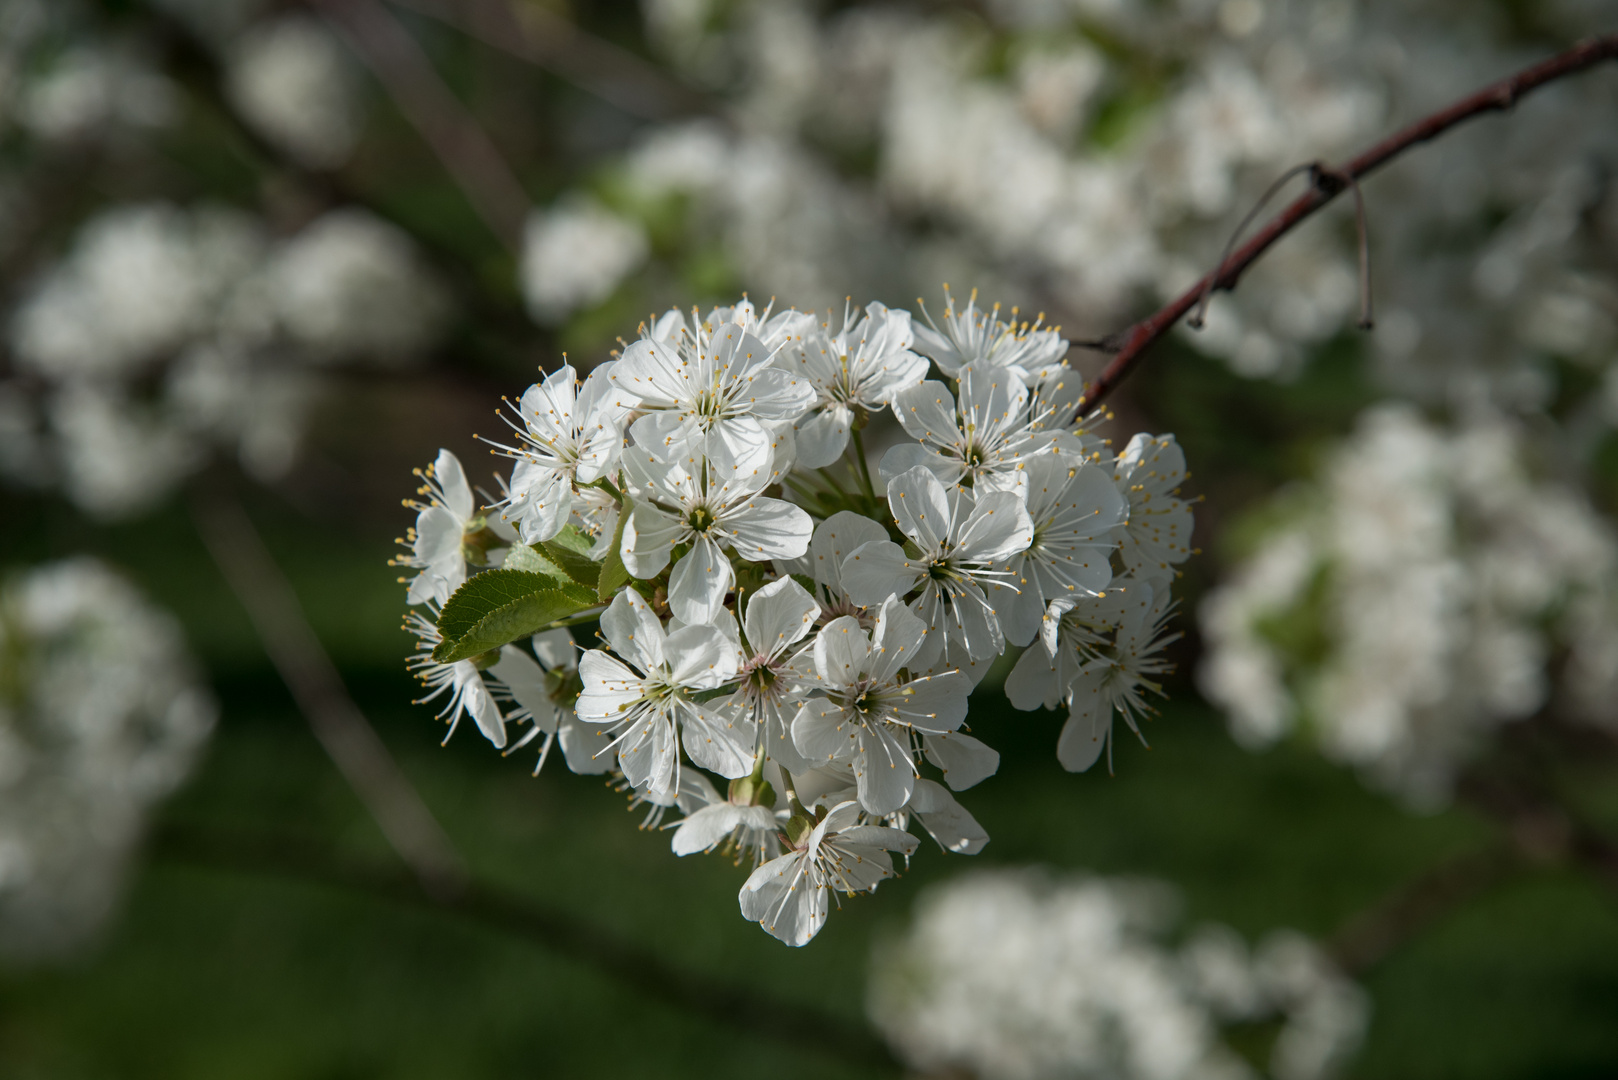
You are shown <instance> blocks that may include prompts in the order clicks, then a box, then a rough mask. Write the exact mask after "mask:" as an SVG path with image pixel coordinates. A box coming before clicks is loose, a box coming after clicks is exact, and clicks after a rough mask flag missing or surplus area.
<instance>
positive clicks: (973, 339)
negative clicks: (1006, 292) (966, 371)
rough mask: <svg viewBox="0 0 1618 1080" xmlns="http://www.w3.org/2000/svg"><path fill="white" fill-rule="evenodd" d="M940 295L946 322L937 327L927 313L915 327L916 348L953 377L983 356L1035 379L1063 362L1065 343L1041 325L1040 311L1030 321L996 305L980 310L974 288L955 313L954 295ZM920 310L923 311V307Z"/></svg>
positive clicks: (947, 293) (1055, 332)
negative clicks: (1007, 317) (1002, 311)
mask: <svg viewBox="0 0 1618 1080" xmlns="http://www.w3.org/2000/svg"><path fill="white" fill-rule="evenodd" d="M944 299H945V307H944V325H943V326H939V325H938V324H937V323H935V322H933V320H932V316H931V315H928V316H927V325H926V326H917V327H916V330H915V341H916V344H915V348H916V351H917V352H919V353H921V354H922V355H924V356H928V357H931V358H932V360H933V362H934V363H936V364H937V365H938V366H939V367H940V368H941V369H943V372H944V374H946V375H948V376H950V377H951V378H955V377H957V376H959V375H960V372H961V369H962V368H964V367H966V366H967V365H969V364H975V363H977V362H978V361H986V362H987V363H988V364H989V365H992V366H994V367H998V368H1006V369H1009V370H1011V371H1013V372H1015V373H1016V374H1017V375H1018V376H1019V377H1020V378H1022V379H1023V380H1024V381H1034V380H1037V379H1038V378H1041V377H1042V376H1043V375H1044V373H1045V372H1047V371H1048V370H1050V369H1051V368H1054V367H1056V366H1057V365H1059V364H1061V362H1062V358H1063V357H1064V356H1066V355H1067V350H1068V343H1067V342H1066V341H1065V340H1063V338H1062V335H1061V333H1060V332H1059V331H1057V330H1047V329H1045V328H1044V327H1043V326H1042V325H1041V324H1042V323H1043V321H1044V317H1043V316H1041V317H1040V318H1039V319H1036V320H1035V321H1034V322H1033V323H1026V322H1025V323H1018V322H1017V311H1016V309H1015V308H1013V309H1012V312H1011V319H1010V320H1009V321H1005V320H1002V319H1001V318H1000V305H999V304H996V305H994V307H992V308H990V309H989V310H988V311H979V310H978V308H977V290H975V289H974V290H973V291H972V295H971V296H970V297H968V298H967V301H966V307H964V308H962V309H961V311H960V312H959V313H957V312H956V310H955V297H953V296H951V295H950V294H949V292H948V290H946V291H945V294H944ZM922 310H923V313H925V311H926V309H925V308H923V309H922Z"/></svg>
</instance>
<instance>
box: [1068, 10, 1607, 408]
mask: <svg viewBox="0 0 1618 1080" xmlns="http://www.w3.org/2000/svg"><path fill="white" fill-rule="evenodd" d="M1613 59H1618V34H1606V35H1603V36H1601V37H1597V38H1591V39H1590V40H1588V41H1585V42H1582V43H1580V44H1578V45H1575V46H1574V47H1573V48H1571V49H1569V50H1567V51H1566V52H1564V53H1559V54H1558V55H1556V56H1553V57H1551V58H1550V59H1549V60H1545V61H1543V62H1542V63H1538V64H1535V65H1534V66H1532V67H1529V68H1525V69H1524V70H1522V71H1519V72H1517V74H1515V75H1512V76H1510V77H1509V78H1505V79H1501V80H1500V81H1499V82H1496V83H1491V84H1490V85H1488V86H1486V87H1484V88H1483V89H1481V90H1479V91H1478V92H1477V93H1475V94H1471V95H1469V96H1468V97H1464V98H1462V99H1461V100H1460V101H1457V102H1455V103H1454V104H1453V105H1450V106H1449V107H1447V108H1444V109H1440V110H1439V111H1438V112H1435V113H1433V114H1432V115H1430V116H1427V117H1425V118H1423V119H1421V120H1418V121H1416V122H1415V123H1413V124H1411V125H1410V126H1409V127H1406V128H1404V129H1403V130H1401V131H1398V132H1395V133H1394V134H1392V135H1390V136H1388V137H1387V138H1385V139H1383V140H1382V141H1381V142H1379V143H1377V144H1375V145H1374V146H1371V147H1370V148H1368V149H1366V150H1365V151H1363V152H1361V153H1360V154H1359V155H1357V156H1355V157H1354V158H1352V159H1350V160H1349V161H1347V162H1345V163H1343V164H1342V165H1339V166H1335V167H1331V168H1321V169H1318V170H1316V171H1315V173H1314V177H1315V182H1314V184H1313V185H1312V186H1311V187H1310V188H1309V190H1308V191H1306V192H1305V193H1304V194H1302V195H1300V196H1298V197H1297V198H1296V199H1294V200H1293V201H1292V202H1291V203H1290V204H1289V205H1288V206H1287V207H1286V208H1285V209H1284V210H1282V211H1281V212H1280V213H1278V214H1276V215H1275V216H1274V217H1273V218H1271V219H1270V220H1269V222H1267V223H1266V224H1265V225H1264V227H1263V228H1261V229H1260V230H1259V231H1258V232H1257V233H1256V234H1254V236H1253V238H1252V239H1251V240H1248V241H1247V242H1246V243H1245V244H1243V245H1242V246H1241V247H1239V248H1237V249H1236V251H1235V253H1234V254H1232V255H1230V256H1229V257H1228V258H1226V259H1225V260H1224V261H1222V262H1221V263H1220V264H1219V266H1217V267H1215V268H1214V270H1213V272H1212V273H1210V274H1208V275H1207V276H1206V277H1204V278H1202V279H1200V280H1198V281H1197V283H1196V284H1195V285H1193V286H1191V288H1189V289H1187V290H1186V291H1185V292H1183V293H1181V294H1180V295H1179V296H1178V297H1176V298H1175V299H1173V300H1171V301H1169V302H1168V303H1167V304H1165V305H1164V306H1163V307H1162V308H1161V309H1159V310H1158V311H1157V312H1155V313H1154V314H1152V315H1150V316H1148V317H1146V318H1145V319H1142V320H1141V321H1140V322H1137V323H1135V324H1134V325H1133V326H1130V327H1128V328H1127V329H1125V330H1122V331H1120V332H1118V333H1116V334H1113V335H1111V336H1110V337H1108V338H1105V339H1103V342H1102V343H1101V344H1102V345H1103V346H1104V347H1105V348H1106V349H1107V350H1108V351H1112V352H1114V355H1113V357H1112V359H1111V360H1110V361H1109V362H1108V363H1107V366H1106V368H1105V369H1104V370H1103V371H1102V372H1101V374H1100V376H1098V377H1097V378H1096V380H1095V382H1093V383H1091V384H1090V386H1089V387H1088V389H1086V391H1085V394H1084V398H1083V402H1082V405H1083V409H1084V410H1085V411H1088V410H1090V409H1093V408H1094V407H1095V406H1096V405H1098V404H1100V403H1101V401H1102V400H1103V399H1104V398H1106V396H1107V395H1108V394H1110V393H1112V391H1113V389H1114V388H1115V387H1117V385H1118V384H1119V383H1120V382H1121V381H1123V378H1124V376H1126V375H1128V374H1129V372H1130V371H1131V370H1133V369H1134V367H1135V365H1136V364H1137V363H1139V362H1140V358H1141V356H1142V354H1143V353H1145V351H1146V350H1147V349H1148V348H1149V347H1150V346H1151V345H1152V344H1153V343H1154V342H1155V341H1157V339H1158V338H1160V337H1162V336H1163V335H1164V334H1167V333H1168V332H1169V331H1170V330H1171V329H1173V328H1174V324H1175V323H1177V322H1179V321H1180V320H1181V319H1182V318H1184V317H1185V315H1186V313H1187V312H1189V311H1190V310H1191V309H1192V308H1193V307H1195V306H1196V305H1197V303H1198V301H1199V300H1200V299H1201V298H1202V296H1203V294H1204V293H1206V292H1211V291H1215V290H1223V291H1226V292H1228V291H1229V290H1231V289H1234V288H1235V287H1236V283H1237V282H1239V281H1240V280H1241V277H1242V274H1243V273H1245V272H1246V270H1247V268H1248V267H1249V266H1251V265H1252V264H1253V263H1254V262H1255V261H1256V260H1257V259H1258V257H1259V256H1260V255H1263V254H1264V253H1265V252H1266V251H1268V250H1269V249H1270V246H1271V245H1272V244H1274V243H1275V242H1276V241H1277V240H1279V239H1281V237H1283V236H1285V235H1286V234H1287V233H1289V232H1291V231H1292V230H1293V229H1295V228H1297V227H1298V225H1300V224H1301V223H1302V222H1303V221H1304V220H1305V219H1307V218H1309V217H1310V216H1311V215H1313V214H1314V213H1315V212H1316V211H1318V210H1319V209H1320V208H1321V207H1323V206H1325V205H1326V204H1327V203H1329V202H1331V201H1332V200H1333V199H1335V198H1336V197H1337V196H1338V194H1340V193H1341V192H1342V191H1343V190H1344V189H1345V188H1346V187H1348V182H1349V181H1350V180H1355V181H1357V180H1360V179H1362V178H1364V177H1365V176H1367V175H1369V174H1370V173H1372V172H1375V171H1376V170H1377V169H1379V168H1381V167H1382V166H1383V165H1385V164H1386V163H1387V162H1389V161H1392V160H1393V159H1394V158H1396V157H1398V156H1399V155H1400V154H1402V153H1404V152H1405V151H1406V150H1409V149H1410V148H1411V147H1413V146H1417V145H1419V144H1421V143H1424V142H1427V141H1428V140H1430V139H1434V138H1436V137H1438V136H1439V135H1442V134H1443V133H1444V132H1446V131H1448V130H1449V129H1450V128H1452V127H1455V126H1456V125H1458V124H1462V123H1464V122H1465V121H1467V120H1470V119H1472V118H1473V117H1475V116H1481V115H1483V114H1484V113H1491V112H1503V111H1505V110H1507V109H1509V108H1511V107H1512V106H1513V105H1515V104H1516V103H1517V101H1518V100H1519V99H1520V98H1522V97H1523V96H1524V95H1525V94H1528V93H1530V92H1532V91H1534V90H1537V89H1539V88H1540V87H1541V86H1545V85H1546V84H1548V83H1552V82H1555V81H1556V80H1558V79H1563V78H1566V77H1567V76H1569V75H1574V74H1577V73H1578V72H1581V71H1584V70H1586V69H1587V68H1591V67H1594V66H1595V65H1597V64H1599V63H1602V62H1603V61H1606V60H1613Z"/></svg>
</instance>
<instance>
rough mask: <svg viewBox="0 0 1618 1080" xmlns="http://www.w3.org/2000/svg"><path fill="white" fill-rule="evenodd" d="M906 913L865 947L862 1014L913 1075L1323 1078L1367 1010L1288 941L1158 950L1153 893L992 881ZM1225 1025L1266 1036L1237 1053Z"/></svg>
mask: <svg viewBox="0 0 1618 1080" xmlns="http://www.w3.org/2000/svg"><path fill="white" fill-rule="evenodd" d="M917 906H918V910H917V914H916V917H915V921H914V923H913V924H912V925H911V927H910V928H909V930H908V931H907V932H906V933H905V934H904V935H903V936H902V937H900V938H897V939H893V940H888V941H879V942H878V945H877V948H876V950H875V951H874V953H873V955H872V963H871V983H870V991H869V998H868V1003H867V1004H868V1010H869V1012H870V1015H871V1018H872V1020H873V1021H874V1022H875V1023H876V1025H877V1026H878V1027H879V1028H880V1029H881V1030H882V1031H883V1033H884V1034H885V1035H886V1036H887V1038H888V1040H889V1041H890V1042H891V1043H892V1044H893V1046H894V1048H895V1049H896V1050H898V1051H899V1053H900V1055H901V1056H902V1058H903V1059H904V1061H905V1062H906V1063H907V1064H908V1065H910V1066H911V1067H912V1068H913V1069H915V1070H916V1071H917V1072H918V1073H920V1074H922V1075H927V1076H953V1075H971V1076H977V1077H982V1078H983V1080H1055V1078H1057V1077H1062V1078H1079V1080H1092V1078H1093V1080H1250V1078H1254V1077H1258V1076H1269V1077H1274V1078H1275V1080H1320V1078H1323V1077H1329V1076H1333V1075H1336V1074H1337V1073H1339V1072H1340V1071H1341V1069H1342V1067H1343V1066H1344V1065H1345V1064H1347V1061H1348V1059H1349V1058H1350V1056H1351V1055H1352V1054H1353V1052H1354V1050H1355V1049H1356V1048H1357V1047H1358V1045H1359V1042H1360V1039H1361V1037H1362V1035H1363V1033H1364V1029H1365V1023H1366V1020H1367V1017H1368V1014H1369V1006H1368V1003H1367V1001H1366V999H1365V995H1364V993H1363V992H1362V991H1361V990H1360V989H1359V987H1357V986H1356V985H1354V984H1353V983H1352V982H1350V981H1349V980H1347V979H1346V978H1344V977H1343V976H1342V975H1341V974H1339V973H1338V972H1337V971H1336V970H1335V968H1334V967H1333V966H1332V964H1331V962H1330V961H1329V960H1328V959H1327V958H1326V957H1325V956H1324V955H1323V954H1322V953H1321V952H1320V950H1319V949H1318V948H1316V947H1315V946H1314V945H1313V944H1312V943H1311V942H1310V941H1309V940H1308V939H1307V938H1305V937H1303V936H1302V935H1300V934H1297V933H1294V932H1290V931H1277V932H1274V933H1271V934H1270V935H1268V936H1267V937H1266V938H1265V939H1264V940H1263V941H1261V942H1260V943H1259V944H1258V946H1257V947H1256V948H1253V949H1251V950H1250V949H1249V948H1248V946H1247V944H1246V943H1245V942H1244V941H1243V940H1242V938H1241V936H1240V935H1238V934H1237V933H1236V932H1235V931H1234V930H1231V929H1229V928H1228V927H1224V926H1219V925H1209V926H1203V927H1200V928H1198V929H1197V930H1195V931H1194V932H1193V933H1192V934H1190V935H1189V936H1188V937H1187V938H1186V939H1185V940H1184V941H1183V942H1182V943H1181V944H1179V945H1178V946H1177V947H1176V946H1175V945H1173V944H1171V943H1169V941H1168V940H1166V939H1167V938H1168V936H1169V932H1170V931H1171V930H1172V929H1173V923H1174V921H1175V920H1174V918H1173V914H1174V907H1175V902H1174V896H1173V893H1172V891H1171V890H1170V889H1169V888H1168V887H1167V886H1165V885H1161V884H1159V883H1156V882H1150V881H1140V880H1129V879H1107V878H1068V879H1060V878H1053V877H1051V876H1050V875H1048V874H1046V873H1044V872H1041V871H1039V870H1036V869H1025V870H996V871H992V872H979V873H976V874H971V875H966V876H962V877H959V878H955V879H953V880H951V881H949V882H947V883H945V884H943V885H939V886H934V887H932V888H931V889H929V890H928V891H927V892H926V893H924V894H923V896H922V898H921V899H920V901H918V905H917ZM1233 1028H1243V1029H1246V1030H1248V1031H1256V1030H1265V1029H1266V1028H1273V1029H1274V1036H1273V1040H1271V1041H1269V1042H1268V1045H1264V1044H1262V1043H1261V1044H1260V1046H1261V1049H1260V1050H1258V1052H1257V1053H1256V1054H1255V1053H1254V1051H1253V1050H1251V1049H1250V1050H1249V1051H1248V1053H1249V1054H1250V1055H1252V1056H1253V1057H1256V1060H1249V1059H1248V1058H1245V1057H1243V1056H1241V1055H1240V1054H1238V1052H1237V1051H1236V1050H1234V1049H1233V1048H1232V1045H1231V1044H1229V1043H1227V1042H1226V1041H1225V1039H1224V1038H1223V1037H1222V1036H1223V1034H1224V1033H1225V1032H1228V1031H1230V1030H1231V1029H1233ZM1253 1041H1254V1040H1252V1039H1250V1038H1249V1039H1245V1040H1243V1042H1245V1043H1247V1044H1249V1045H1251V1044H1252V1043H1253Z"/></svg>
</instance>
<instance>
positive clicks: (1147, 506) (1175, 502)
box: [1114, 432, 1192, 570]
mask: <svg viewBox="0 0 1618 1080" xmlns="http://www.w3.org/2000/svg"><path fill="white" fill-rule="evenodd" d="M1185 475H1186V473H1185V453H1184V452H1183V451H1182V450H1181V449H1180V445H1179V443H1177V442H1175V441H1174V436H1173V435H1147V434H1146V433H1145V432H1142V433H1140V434H1139V435H1136V436H1135V437H1134V438H1132V439H1130V440H1129V445H1128V446H1126V447H1125V448H1124V452H1123V453H1122V454H1120V455H1118V461H1117V462H1116V464H1115V465H1114V477H1115V479H1116V480H1117V482H1118V487H1119V489H1120V490H1121V491H1123V492H1124V494H1125V496H1126V497H1127V498H1128V499H1129V523H1128V526H1127V528H1126V530H1125V532H1124V537H1123V545H1122V550H1121V553H1122V555H1123V559H1124V565H1125V566H1126V567H1128V568H1129V569H1130V570H1167V569H1168V568H1169V567H1170V566H1171V565H1172V564H1174V563H1182V562H1184V561H1185V560H1186V559H1187V558H1188V557H1190V555H1191V548H1190V546H1189V545H1190V542H1191V524H1192V522H1191V506H1190V504H1189V503H1187V502H1186V501H1185V500H1184V499H1181V498H1179V491H1180V485H1181V484H1182V483H1184V482H1185Z"/></svg>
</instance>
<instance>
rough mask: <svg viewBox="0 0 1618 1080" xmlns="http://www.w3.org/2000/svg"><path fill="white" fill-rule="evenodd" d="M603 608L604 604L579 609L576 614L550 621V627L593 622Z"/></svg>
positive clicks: (599, 615) (599, 616)
mask: <svg viewBox="0 0 1618 1080" xmlns="http://www.w3.org/2000/svg"><path fill="white" fill-rule="evenodd" d="M605 610H607V609H606V608H605V607H604V606H603V607H593V608H591V609H590V610H588V611H581V612H579V613H578V614H577V615H569V616H568V617H567V618H565V619H557V620H556V621H555V622H553V623H551V625H550V629H552V630H554V629H556V628H558V627H562V626H582V625H584V624H585V623H587V622H595V621H596V620H597V619H599V618H601V613H602V612H603V611H605ZM530 625H531V624H530Z"/></svg>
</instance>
